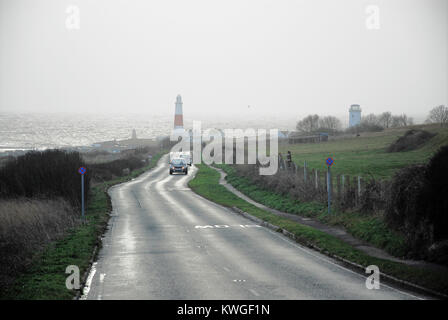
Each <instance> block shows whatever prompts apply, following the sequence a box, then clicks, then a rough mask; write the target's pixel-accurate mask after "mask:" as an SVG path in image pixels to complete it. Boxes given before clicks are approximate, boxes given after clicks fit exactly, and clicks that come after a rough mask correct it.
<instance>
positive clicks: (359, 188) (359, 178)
mask: <svg viewBox="0 0 448 320" xmlns="http://www.w3.org/2000/svg"><path fill="white" fill-rule="evenodd" d="M358 198H361V177H360V176H358Z"/></svg>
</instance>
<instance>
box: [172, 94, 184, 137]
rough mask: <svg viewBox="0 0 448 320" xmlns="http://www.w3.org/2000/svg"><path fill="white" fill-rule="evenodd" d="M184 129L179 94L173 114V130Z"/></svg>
mask: <svg viewBox="0 0 448 320" xmlns="http://www.w3.org/2000/svg"><path fill="white" fill-rule="evenodd" d="M183 128H184V117H183V114H182V97H181V96H180V94H178V95H177V98H176V110H175V113H174V130H176V129H183Z"/></svg>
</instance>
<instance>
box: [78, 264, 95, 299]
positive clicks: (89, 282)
mask: <svg viewBox="0 0 448 320" xmlns="http://www.w3.org/2000/svg"><path fill="white" fill-rule="evenodd" d="M96 264H97V262H94V263H93V264H92V268H91V269H90V273H89V276H88V277H87V281H86V285H85V286H84V289H83V291H82V297H81V300H86V299H87V296H88V295H89V291H90V287H91V285H92V280H93V277H94V276H95V273H96Z"/></svg>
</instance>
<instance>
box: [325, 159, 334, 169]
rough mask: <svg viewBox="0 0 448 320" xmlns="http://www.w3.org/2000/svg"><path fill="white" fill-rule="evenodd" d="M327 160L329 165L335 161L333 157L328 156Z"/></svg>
mask: <svg viewBox="0 0 448 320" xmlns="http://www.w3.org/2000/svg"><path fill="white" fill-rule="evenodd" d="M325 162H326V163H327V166H329V167H331V166H332V165H333V163H334V160H333V158H332V157H328V158H327V160H326V161H325Z"/></svg>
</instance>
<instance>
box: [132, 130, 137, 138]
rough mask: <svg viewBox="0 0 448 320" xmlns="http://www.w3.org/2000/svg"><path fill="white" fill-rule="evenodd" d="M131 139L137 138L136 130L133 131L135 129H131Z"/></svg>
mask: <svg viewBox="0 0 448 320" xmlns="http://www.w3.org/2000/svg"><path fill="white" fill-rule="evenodd" d="M132 140H137V132H135V129H132Z"/></svg>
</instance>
